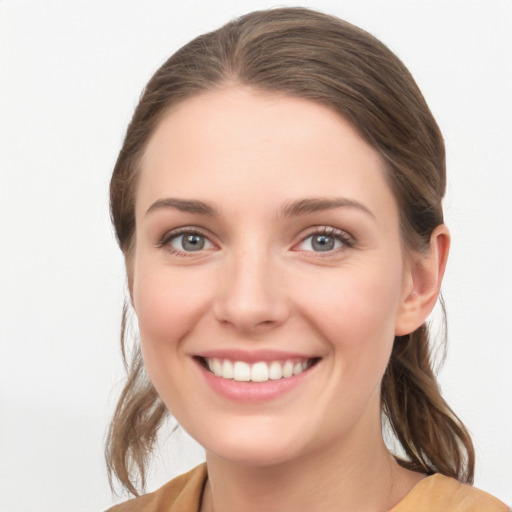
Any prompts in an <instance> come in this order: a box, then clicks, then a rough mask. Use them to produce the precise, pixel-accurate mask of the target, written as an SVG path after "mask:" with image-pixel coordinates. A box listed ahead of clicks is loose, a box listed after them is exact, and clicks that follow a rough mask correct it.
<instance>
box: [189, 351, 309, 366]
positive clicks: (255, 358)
mask: <svg viewBox="0 0 512 512" xmlns="http://www.w3.org/2000/svg"><path fill="white" fill-rule="evenodd" d="M195 357H200V358H203V359H229V360H231V361H245V362H247V363H257V362H260V361H262V362H266V361H283V360H287V359H312V358H318V357H319V356H318V355H316V354H315V355H310V354H303V353H299V352H288V351H281V350H262V349H258V350H241V349H212V350H205V351H202V352H200V353H197V354H195Z"/></svg>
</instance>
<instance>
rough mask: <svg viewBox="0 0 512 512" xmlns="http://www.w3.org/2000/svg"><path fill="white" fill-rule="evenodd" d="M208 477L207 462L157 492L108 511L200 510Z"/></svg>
mask: <svg viewBox="0 0 512 512" xmlns="http://www.w3.org/2000/svg"><path fill="white" fill-rule="evenodd" d="M206 477H207V475H206V464H201V465H199V466H197V467H195V468H194V469H193V470H192V471H189V472H188V473H184V474H183V475H180V476H178V477H177V478H174V479H173V480H171V481H170V482H168V483H166V484H165V485H164V486H163V487H160V489H158V490H156V491H155V492H152V493H149V494H145V495H143V496H139V497H138V498H134V499H132V500H129V501H126V502H124V503H121V504H119V505H115V506H114V507H112V508H109V509H108V510H107V512H163V511H165V512H175V511H176V512H178V511H179V512H198V510H199V506H200V504H201V498H202V495H203V489H204V484H205V482H206Z"/></svg>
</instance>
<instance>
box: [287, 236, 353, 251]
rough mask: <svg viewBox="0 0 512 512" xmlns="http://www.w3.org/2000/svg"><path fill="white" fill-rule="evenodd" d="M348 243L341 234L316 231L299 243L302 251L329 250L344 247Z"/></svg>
mask: <svg viewBox="0 0 512 512" xmlns="http://www.w3.org/2000/svg"><path fill="white" fill-rule="evenodd" d="M343 245H346V243H345V242H344V241H343V240H341V239H340V236H335V235H328V234H325V233H316V234H314V235H311V236H308V237H307V238H305V239H304V240H302V242H301V243H300V244H299V245H298V247H297V248H298V249H299V250H300V251H313V252H328V251H333V250H335V249H339V248H340V247H343Z"/></svg>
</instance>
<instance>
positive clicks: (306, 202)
mask: <svg viewBox="0 0 512 512" xmlns="http://www.w3.org/2000/svg"><path fill="white" fill-rule="evenodd" d="M166 208H173V209H175V210H180V211H182V212H187V213H196V214H199V215H210V216H214V217H218V216H219V213H218V212H217V210H216V209H215V208H214V207H213V206H210V205H209V204H208V203H204V202H203V201H198V200H195V199H177V198H174V197H167V198H164V199H158V200H157V201H155V202H154V203H153V204H152V205H151V206H150V207H149V208H148V210H147V211H146V215H147V214H148V213H150V212H153V211H155V210H160V209H166ZM335 208H355V209H357V210H360V211H362V212H364V213H366V214H368V215H370V216H371V217H372V218H375V215H374V214H373V213H372V212H371V211H370V210H369V209H368V208H367V207H366V206H365V205H364V204H362V203H359V202H358V201H354V200H352V199H347V198H343V197H336V198H316V197H315V198H306V199H299V200H297V201H290V202H287V203H286V204H285V205H284V206H283V207H282V208H281V210H280V212H279V217H296V216H299V215H307V214H308V213H315V212H319V211H323V210H333V209H335Z"/></svg>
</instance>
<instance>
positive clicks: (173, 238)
mask: <svg viewBox="0 0 512 512" xmlns="http://www.w3.org/2000/svg"><path fill="white" fill-rule="evenodd" d="M159 245H160V246H162V247H164V246H165V247H168V248H169V249H170V250H171V252H173V253H176V254H180V253H193V252H200V251H204V250H208V249H212V248H214V247H215V246H214V244H213V243H212V242H211V241H210V240H209V239H208V237H207V236H206V235H204V234H203V233H199V232H197V231H193V230H187V231H185V230H184V231H179V232H176V231H173V232H170V233H167V234H166V235H165V236H164V237H163V239H162V241H161V242H160V244H159Z"/></svg>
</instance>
